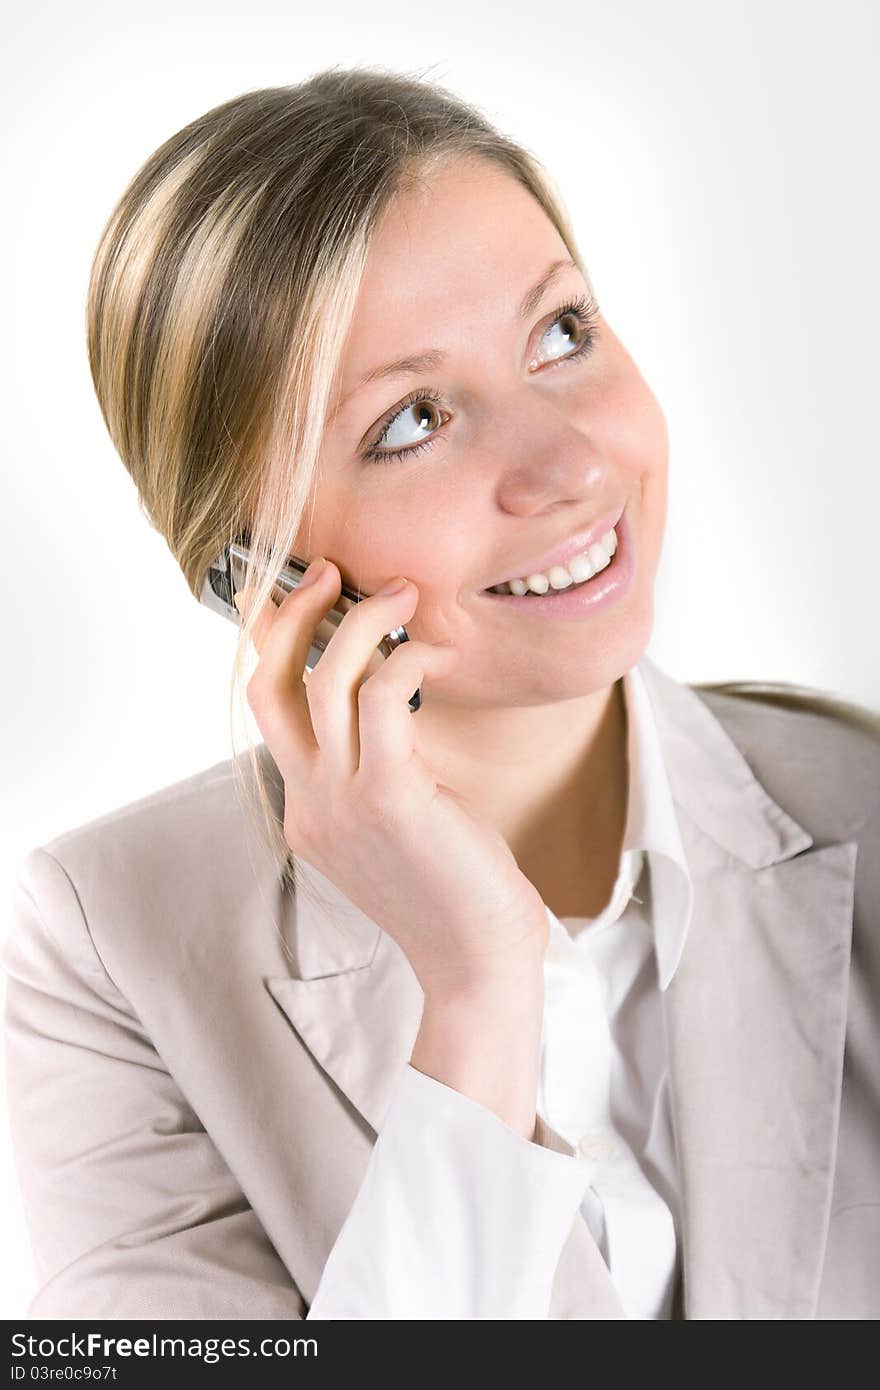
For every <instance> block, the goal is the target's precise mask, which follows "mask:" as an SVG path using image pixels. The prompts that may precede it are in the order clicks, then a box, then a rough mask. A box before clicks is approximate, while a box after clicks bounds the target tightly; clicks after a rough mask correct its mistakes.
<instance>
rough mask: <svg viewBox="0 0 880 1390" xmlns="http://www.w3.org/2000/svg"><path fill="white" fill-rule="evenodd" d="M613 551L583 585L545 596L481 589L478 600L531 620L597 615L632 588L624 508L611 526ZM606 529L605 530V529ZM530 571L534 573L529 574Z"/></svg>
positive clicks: (633, 559) (633, 557)
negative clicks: (512, 609) (509, 608)
mask: <svg viewBox="0 0 880 1390" xmlns="http://www.w3.org/2000/svg"><path fill="white" fill-rule="evenodd" d="M615 528H616V530H617V549H616V550H615V552H614V555H613V557H612V560H611V564H610V565H606V567H605V569H604V570H601V571H600V572H599V574H597V575H594V577H593V578H592V579H589V580H587V582H586V583H585V584H574V585H571V584H570V585H569V586H568V588H566V589H557V590H555V591H554V590H552V589H551V590H550V591H549V593H547V594H529V595H528V596H525V595H519V594H494V593H492V592H491V590H488V589H486V590H484V591H483V592H482V593H480V594H478V595H477V597H478V598H484V599H489V600H490V601H491V602H493V603H503V604H516V605H518V607H519V610H520V612H521V613H522V614H524V615H525V614H529V613H530V614H531V616H532V617H533V618H568V619H577V618H586V617H591V616H592V615H593V614H594V613H598V612H601V611H602V610H603V609H605V608H608V607H610V606H611V605H612V604H614V603H616V602H618V600H620V599H622V598H623V597H624V595H625V594H627V593H628V592H629V590H630V588H631V587H632V583H633V580H634V578H635V572H636V554H635V546H634V544H633V540H632V535H631V533H630V525H629V516H628V515H627V512H626V508H625V507H624V510H623V512H621V514H620V516H619V517H618V520H617V522H616V523H615ZM607 529H608V528H607V527H606V530H607ZM533 572H534V571H533Z"/></svg>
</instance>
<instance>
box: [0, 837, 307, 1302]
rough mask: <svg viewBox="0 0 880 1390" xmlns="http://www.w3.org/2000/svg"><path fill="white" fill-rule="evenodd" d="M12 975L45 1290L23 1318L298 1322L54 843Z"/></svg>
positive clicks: (29, 1186)
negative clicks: (93, 929)
mask: <svg viewBox="0 0 880 1390" xmlns="http://www.w3.org/2000/svg"><path fill="white" fill-rule="evenodd" d="M3 966H4V969H5V972H6V1003H5V1015H4V1025H5V1026H4V1037H5V1052H6V1083H7V1104H8V1108H9V1120H10V1128H11V1135H12V1145H13V1153H14V1158H15V1164H16V1169H17V1174H18V1180H19V1186H20V1190H21V1195H22V1199H23V1203H24V1211H25V1218H26V1221H27V1225H28V1230H29V1234H30V1238H31V1243H32V1247H33V1252H34V1259H35V1263H36V1268H37V1277H38V1281H39V1289H38V1291H37V1293H36V1295H35V1296H34V1298H33V1299H32V1301H31V1302H30V1304H29V1306H28V1309H27V1311H26V1314H25V1315H26V1316H29V1317H32V1318H64V1319H78V1318H85V1317H89V1318H91V1317H106V1318H156V1319H186V1318H196V1319H202V1318H205V1319H208V1318H210V1319H228V1318H256V1319H270V1318H285V1319H288V1318H302V1317H303V1316H304V1303H303V1299H302V1297H301V1295H300V1293H299V1291H298V1290H297V1288H296V1287H295V1285H294V1284H293V1282H292V1280H291V1277H290V1274H289V1272H288V1270H287V1268H286V1267H285V1265H284V1264H283V1263H282V1261H281V1260H280V1258H279V1256H278V1254H277V1252H276V1251H275V1249H274V1247H273V1246H272V1244H271V1242H270V1241H269V1239H268V1237H267V1236H266V1233H265V1231H264V1230H263V1228H262V1226H261V1225H260V1223H259V1222H258V1220H257V1218H256V1216H255V1214H254V1212H253V1210H252V1209H251V1207H250V1205H249V1204H248V1202H247V1200H246V1198H245V1196H244V1194H243V1193H242V1191H241V1189H240V1188H239V1186H238V1184H237V1182H236V1180H235V1178H234V1177H233V1175H232V1174H231V1173H230V1171H229V1169H228V1168H227V1167H226V1165H225V1163H224V1162H223V1159H222V1158H221V1156H220V1154H219V1153H218V1151H217V1149H216V1148H215V1146H214V1144H213V1143H212V1141H211V1139H210V1138H209V1136H208V1134H207V1133H206V1132H205V1130H204V1128H203V1127H202V1125H201V1124H200V1122H199V1119H198V1116H197V1115H196V1114H195V1113H194V1111H193V1110H192V1108H191V1107H190V1105H189V1104H188V1103H187V1101H186V1099H185V1097H184V1096H183V1095H182V1094H181V1092H180V1091H179V1089H178V1087H177V1086H176V1084H175V1082H174V1080H173V1079H172V1077H171V1076H170V1074H169V1072H168V1071H167V1069H166V1068H165V1066H164V1064H163V1061H162V1059H161V1057H160V1056H159V1055H158V1054H157V1052H156V1050H155V1048H154V1047H153V1045H152V1044H151V1042H150V1039H149V1038H148V1037H147V1036H146V1034H145V1032H144V1030H143V1028H142V1026H141V1025H140V1023H139V1021H138V1019H137V1017H136V1016H135V1015H134V1014H133V1012H132V1010H131V1008H130V1006H129V1004H128V1002H127V1001H126V1000H125V999H124V998H123V996H122V995H121V994H120V993H119V991H118V990H117V989H116V987H115V986H114V985H113V983H112V981H111V980H110V979H109V977H108V976H107V974H106V972H105V970H104V969H103V966H102V964H101V961H100V959H99V957H98V955H97V953H96V951H95V949H94V947H93V945H92V943H91V938H90V935H89V932H88V928H87V926H86V924H85V921H84V919H83V914H82V912H81V910H80V907H79V903H78V900H77V896H76V893H75V891H74V888H73V885H72V884H71V882H70V880H69V878H68V877H67V875H66V874H65V873H64V871H63V869H62V868H61V866H60V865H59V864H58V863H57V861H56V860H55V859H54V858H53V857H52V855H51V854H49V853H48V852H47V851H46V850H44V849H36V850H32V851H31V852H30V853H29V855H28V856H27V858H26V859H25V861H24V865H23V867H22V870H21V871H20V873H19V877H18V881H17V883H16V887H15V896H14V904H13V913H12V923H11V928H10V930H9V931H8V933H7V935H6V938H5V940H4V946H3Z"/></svg>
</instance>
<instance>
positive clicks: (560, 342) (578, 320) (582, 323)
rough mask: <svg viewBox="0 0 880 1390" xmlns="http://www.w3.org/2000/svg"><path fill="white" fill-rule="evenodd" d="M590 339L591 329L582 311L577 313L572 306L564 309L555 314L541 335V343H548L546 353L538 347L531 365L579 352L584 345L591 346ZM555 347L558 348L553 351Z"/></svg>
mask: <svg viewBox="0 0 880 1390" xmlns="http://www.w3.org/2000/svg"><path fill="white" fill-rule="evenodd" d="M592 341H593V339H592V331H591V329H590V325H589V322H588V321H587V320H586V317H585V315H584V314H583V313H582V312H581V313H578V312H577V311H576V310H575V309H574V308H571V309H566V310H565V312H564V313H562V314H559V315H558V316H557V318H556V319H555V320H554V321H553V323H551V325H550V327H549V328H548V329H547V331H546V332H545V333H544V334H543V335H542V337H541V343H549V345H550V350H549V353H548V355H547V356H544V355H542V352H541V349H540V347H539V352H538V356H537V357H535V358H533V359H532V365H533V366H534V365H535V364H540V363H541V362H547V361H550V362H552V361H555V360H556V359H557V358H559V357H570V356H572V355H573V354H574V353H577V352H580V351H581V350H582V348H583V347H584V346H587V345H589V346H592ZM557 348H558V349H559V350H558V351H555V350H554V349H557Z"/></svg>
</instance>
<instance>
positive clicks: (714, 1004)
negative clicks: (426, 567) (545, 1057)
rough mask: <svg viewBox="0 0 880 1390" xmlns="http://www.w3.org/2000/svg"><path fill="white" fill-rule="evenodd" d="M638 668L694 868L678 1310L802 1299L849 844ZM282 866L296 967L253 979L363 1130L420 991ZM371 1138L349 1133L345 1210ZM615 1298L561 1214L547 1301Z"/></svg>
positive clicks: (827, 1127)
mask: <svg viewBox="0 0 880 1390" xmlns="http://www.w3.org/2000/svg"><path fill="white" fill-rule="evenodd" d="M640 668H641V670H642V672H643V674H644V676H645V680H646V684H647V688H648V692H649V695H650V697H651V702H652V707H653V709H654V714H655V717H656V719H657V721H658V728H659V732H660V738H661V742H662V746H663V750H664V756H665V760H666V767H667V773H668V776H669V781H670V787H671V791H672V795H673V799H674V801H675V803H676V809H677V812H678V813H679V825H680V829H681V834H682V842H683V845H684V848H685V852H686V855H687V860H688V864H689V867H690V870H691V875H692V879H693V886H694V903H693V914H692V918H691V924H690V930H689V934H688V940H687V943H686V946H685V951H684V955H683V957H682V960H681V963H680V965H679V968H678V971H677V973H676V975H675V978H674V979H673V981H672V983H671V984H670V987H669V989H668V990H667V991H666V992H665V994H664V995H663V1009H664V1027H665V1030H666V1040H667V1049H668V1058H669V1083H670V1096H671V1103H672V1109H673V1124H674V1131H675V1138H676V1146H677V1150H678V1159H679V1172H680V1184H681V1205H682V1246H683V1256H682V1259H683V1281H684V1315H685V1317H687V1318H768V1317H770V1318H777V1317H778V1318H793V1317H811V1316H812V1315H813V1309H814V1307H815V1301H816V1297H817V1293H818V1285H819V1278H820V1274H821V1266H822V1256H823V1251H824V1239H825V1232H826V1229H827V1222H828V1214H829V1208H830V1197H831V1185H832V1179H833V1170H834V1155H835V1148H836V1138H837V1123H838V1114H839V1105H840V1088H841V1074H842V1060H843V1041H844V1031H845V1021H846V1002H847V987H848V974H849V949H850V935H851V929H852V909H853V899H852V895H853V878H854V868H855V850H856V845H855V843H854V842H850V841H845V842H842V843H839V844H834V845H829V846H826V847H825V848H811V847H812V846H813V840H812V837H811V836H810V835H809V834H808V833H807V831H806V830H805V829H804V828H803V827H802V826H800V825H798V823H797V822H796V821H794V820H793V819H792V817H791V816H789V815H788V814H787V812H785V811H784V810H783V809H782V808H781V807H780V806H779V805H778V804H777V803H776V802H775V801H773V800H772V798H771V797H770V796H769V795H768V793H767V792H766V790H765V789H764V788H763V787H762V786H761V785H760V783H759V782H758V781H757V780H756V778H755V776H754V774H753V773H752V772H751V770H750V768H749V766H748V764H747V763H746V761H745V759H744V758H743V756H742V754H741V753H740V752H739V750H738V749H737V748H736V746H735V744H734V743H733V742H732V740H731V739H730V737H729V736H728V734H727V733H726V732H725V730H724V728H723V727H722V725H721V723H720V722H719V720H718V719H716V717H715V716H714V715H713V714H712V713H711V712H710V711H709V709H708V708H707V706H706V705H705V704H704V702H703V701H702V700H701V699H700V697H699V696H698V695H697V694H696V693H695V692H694V691H693V690H692V689H690V688H689V687H688V686H687V685H684V684H681V683H679V682H677V681H675V680H673V679H672V678H670V677H669V676H666V675H665V674H664V673H663V672H662V671H660V669H659V668H658V667H656V666H655V665H654V664H653V662H651V661H649V660H648V658H647V657H643V658H642V661H641V663H640ZM261 755H262V756H263V757H264V759H266V758H268V754H267V753H266V751H265V745H264V746H263V749H262V750H261ZM269 761H270V762H271V760H269ZM276 776H277V774H276ZM281 794H282V796H283V791H282V793H281ZM805 850H807V851H809V852H807V853H804V851H805ZM296 871H297V875H298V880H299V885H301V886H298V887H297V892H296V894H295V895H288V896H289V898H290V902H289V903H288V910H290V911H295V919H296V921H295V929H294V932H293V933H292V935H293V939H294V941H295V956H296V960H295V965H294V967H293V972H292V973H291V974H290V975H283V976H274V977H271V978H269V979H267V980H266V988H267V990H268V992H269V993H270V994H271V996H272V998H273V999H274V1001H275V1003H276V1004H277V1005H278V1007H279V1008H280V1009H281V1010H282V1011H283V1013H284V1015H285V1016H286V1018H287V1020H288V1021H289V1023H290V1024H291V1026H292V1027H293V1029H294V1030H295V1032H296V1033H297V1035H298V1036H299V1038H300V1039H301V1040H302V1042H303V1044H304V1045H305V1046H306V1048H307V1049H308V1050H309V1052H310V1053H311V1055H312V1057H314V1059H315V1061H316V1062H317V1063H318V1064H319V1065H320V1067H321V1068H322V1070H323V1071H324V1072H325V1073H326V1074H327V1075H328V1076H329V1077H330V1078H331V1079H332V1081H333V1082H334V1083H335V1085H336V1086H337V1087H338V1088H339V1090H340V1091H341V1092H342V1094H343V1095H344V1096H345V1097H346V1099H347V1100H348V1101H349V1102H350V1103H351V1104H352V1105H353V1106H354V1107H355V1109H356V1111H357V1112H358V1114H359V1115H360V1116H361V1117H362V1118H363V1119H364V1120H365V1121H366V1123H367V1125H368V1126H369V1128H370V1130H372V1131H373V1132H374V1134H375V1133H377V1132H378V1131H379V1129H380V1128H381V1125H382V1122H383V1120H384V1117H385V1114H386V1112H387V1109H388V1106H389V1104H390V1102H391V1098H392V1096H393V1094H394V1091H395V1089H396V1086H397V1082H398V1080H399V1077H400V1075H401V1072H402V1070H403V1068H404V1067H405V1065H406V1063H407V1061H408V1059H409V1056H410V1054H411V1052H412V1047H413V1044H414V1042H415V1038H416V1034H417V1032H418V1028H419V1023H420V1020H421V1011H422V991H421V988H420V986H419V984H418V981H417V979H416V977H415V975H414V974H413V972H412V969H411V968H410V966H409V962H408V961H407V959H406V957H405V955H404V954H403V952H402V951H401V949H400V948H399V947H398V945H397V943H396V942H395V941H394V940H393V939H392V938H391V937H390V936H388V935H387V933H385V932H383V931H381V930H380V928H379V927H378V926H377V925H376V924H375V923H374V922H372V921H371V920H370V919H369V918H367V917H366V916H365V915H364V914H363V913H362V912H361V911H360V910H359V909H358V908H357V907H356V906H355V905H354V904H352V903H351V902H350V901H349V900H348V899H347V898H345V897H344V896H343V895H342V894H341V893H340V892H339V891H338V889H337V888H336V887H335V885H334V884H333V883H331V882H330V881H329V880H328V879H327V878H325V877H324V876H323V875H322V874H320V873H319V872H318V871H317V870H316V869H315V868H313V867H312V866H311V865H309V864H308V863H306V861H304V860H299V861H297V864H296ZM294 898H295V905H294ZM339 1115H340V1125H342V1124H343V1121H344V1118H345V1116H344V1112H343V1110H342V1109H340V1111H339ZM546 1131H547V1133H549V1134H551V1135H552V1134H553V1131H551V1130H550V1129H549V1126H547V1127H546ZM348 1133H350V1131H346V1134H348ZM342 1137H343V1133H342V1130H340V1139H342ZM373 1137H374V1135H373V1136H370V1135H368V1134H364V1135H363V1143H358V1144H357V1145H356V1147H355V1149H354V1150H353V1151H352V1147H351V1144H350V1142H349V1144H348V1150H347V1157H346V1159H345V1162H347V1163H348V1164H349V1168H348V1169H346V1170H345V1171H346V1182H347V1185H348V1187H349V1188H350V1189H351V1190H350V1192H347V1193H345V1194H344V1197H345V1202H344V1203H343V1204H342V1205H343V1209H347V1204H350V1201H351V1200H353V1199H354V1195H355V1192H356V1190H357V1186H358V1185H359V1182H360V1177H361V1175H362V1173H363V1170H364V1168H365V1166H366V1164H367V1162H368V1159H369V1154H370V1149H371V1145H372V1138H373ZM555 1137H556V1138H558V1136H555ZM298 1142H299V1143H300V1144H302V1142H303V1140H302V1137H301V1136H299V1139H298ZM316 1142H319V1143H320V1144H321V1145H322V1146H324V1145H333V1144H334V1142H335V1136H333V1135H331V1134H328V1133H326V1132H322V1133H321V1134H320V1135H319V1136H318V1137H317V1140H316ZM560 1142H561V1143H562V1144H563V1146H565V1147H566V1151H569V1152H570V1151H571V1150H570V1149H568V1146H567V1145H565V1141H564V1140H562V1141H560ZM340 1171H341V1170H339V1169H338V1166H337V1173H338V1172H340ZM308 1210H309V1209H308V1208H307V1211H308ZM305 1219H306V1220H307V1221H309V1220H311V1219H312V1218H311V1216H307V1217H306V1218H305ZM342 1219H343V1218H342V1214H340V1213H337V1219H335V1220H332V1221H329V1222H328V1221H327V1220H324V1219H323V1216H316V1217H315V1219H314V1227H313V1229H310V1230H309V1231H308V1232H307V1237H306V1242H305V1245H306V1248H307V1249H308V1250H309V1252H310V1256H311V1258H310V1262H309V1268H308V1270H306V1271H305V1272H303V1271H302V1270H301V1269H298V1270H297V1277H298V1282H299V1283H300V1287H301V1288H302V1289H303V1293H304V1295H305V1296H306V1298H307V1299H308V1300H309V1301H310V1300H311V1298H312V1297H313V1295H314V1289H315V1287H316V1286H317V1280H318V1278H319V1277H320V1272H321V1269H322V1268H323V1264H324V1262H325V1261H326V1258H327V1256H328V1255H329V1253H330V1249H331V1248H332V1244H333V1241H334V1240H335V1237H336V1234H337V1233H338V1229H337V1228H338V1226H339V1225H340V1224H341V1220H342ZM302 1250H303V1246H302V1245H300V1246H299V1251H300V1255H302ZM303 1275H305V1277H303ZM624 1316H625V1314H624V1311H623V1308H622V1305H621V1304H620V1301H619V1298H618V1296H617V1293H616V1291H615V1289H614V1287H613V1284H612V1282H611V1279H610V1276H609V1275H608V1271H607V1268H606V1266H605V1263H604V1261H603V1260H602V1257H601V1255H600V1253H599V1251H598V1249H597V1247H596V1244H595V1242H594V1241H593V1239H592V1237H591V1236H590V1234H589V1231H588V1228H587V1226H586V1223H585V1222H582V1221H577V1222H575V1223H574V1224H573V1227H572V1232H571V1236H570V1238H569V1241H568V1243H567V1245H566V1247H565V1249H564V1251H563V1255H562V1258H561V1260H560V1265H559V1269H558V1272H557V1278H556V1281H555V1284H554V1288H553V1297H552V1301H551V1308H550V1317H551V1318H567V1319H570V1318H580V1319H591V1318H602V1319H605V1318H621V1317H624Z"/></svg>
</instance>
